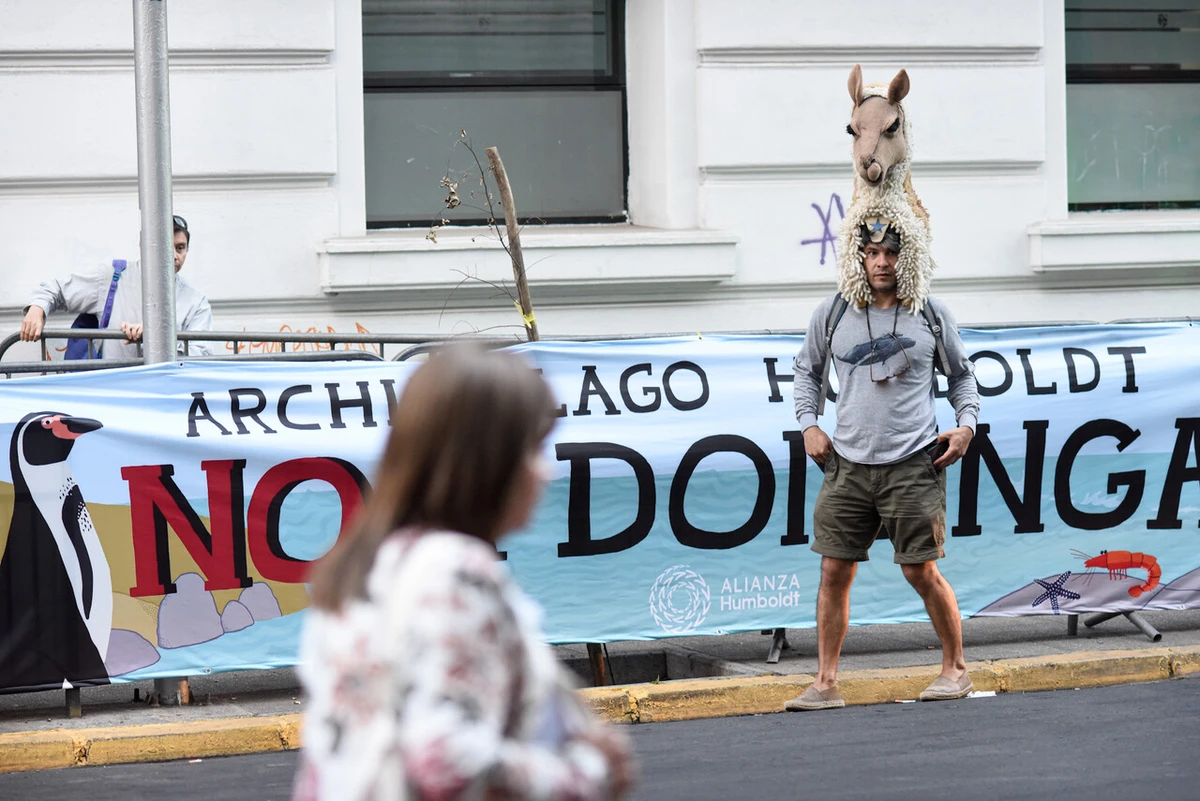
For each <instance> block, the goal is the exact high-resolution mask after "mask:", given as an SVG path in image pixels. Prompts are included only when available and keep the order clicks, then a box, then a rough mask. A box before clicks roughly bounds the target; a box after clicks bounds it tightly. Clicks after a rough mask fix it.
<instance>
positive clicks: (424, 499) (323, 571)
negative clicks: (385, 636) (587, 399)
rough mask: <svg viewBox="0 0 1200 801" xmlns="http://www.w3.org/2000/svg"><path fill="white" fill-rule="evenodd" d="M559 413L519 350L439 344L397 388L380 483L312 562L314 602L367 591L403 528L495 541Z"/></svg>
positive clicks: (335, 605)
mask: <svg viewBox="0 0 1200 801" xmlns="http://www.w3.org/2000/svg"><path fill="white" fill-rule="evenodd" d="M554 416H555V404H554V401H553V397H552V395H551V393H550V389H549V387H548V386H547V385H546V382H545V380H543V379H542V377H541V376H540V375H539V374H538V373H537V372H535V371H534V370H533V368H531V367H530V366H529V364H528V363H527V362H525V361H524V360H523V359H522V358H521V357H519V356H517V355H515V354H511V353H504V352H499V351H487V350H484V349H482V348H477V347H472V346H459V345H455V346H449V347H446V348H443V349H442V350H440V351H438V352H436V353H435V354H434V355H433V356H431V357H430V359H429V361H428V362H426V363H425V364H423V365H421V366H420V367H418V368H417V369H416V370H415V371H414V372H413V374H412V376H410V377H409V379H408V383H407V384H406V385H405V387H404V390H403V392H402V393H401V396H400V400H399V402H398V403H397V405H396V408H395V410H394V411H393V414H392V433H391V436H390V437H389V438H388V442H387V447H386V448H385V450H384V453H383V460H382V462H381V463H380V465H379V469H378V471H377V475H376V477H375V483H374V488H373V489H372V490H371V492H370V494H369V495H368V497H367V499H366V502H365V503H364V505H363V507H362V508H361V509H360V510H359V512H358V514H357V515H356V516H355V517H354V519H353V520H352V521H351V523H350V525H349V526H347V528H346V530H345V531H343V532H342V534H341V536H340V537H339V539H338V543H337V544H336V545H335V546H334V548H333V550H331V551H330V552H329V553H328V554H327V555H326V556H325V557H324V558H323V559H321V561H320V562H318V563H317V565H316V567H315V568H314V569H313V573H312V577H311V585H312V589H311V593H312V601H313V604H314V605H315V606H318V607H320V608H323V609H329V610H335V611H336V610H338V609H340V608H341V607H342V605H343V603H344V602H345V601H346V600H347V599H349V598H356V597H362V596H363V595H364V593H365V587H366V580H367V574H368V573H369V572H370V570H371V566H372V565H373V564H374V562H375V553H376V551H378V550H379V546H380V545H381V544H382V543H383V542H384V540H386V539H387V538H388V537H389V536H390V535H391V534H392V533H393V532H395V531H396V530H397V529H400V528H410V529H412V530H414V531H416V532H420V531H428V530H434V529H441V530H449V531H459V532H462V533H463V534H469V535H473V536H476V537H479V538H480V539H483V540H486V541H488V542H495V540H496V537H498V536H499V535H500V534H502V533H503V532H502V531H499V530H498V529H499V527H500V525H501V519H502V517H503V515H504V513H505V511H506V505H507V503H508V500H509V496H510V494H511V491H512V487H513V482H514V479H515V477H516V476H517V474H518V470H519V469H520V468H521V466H522V462H523V460H524V459H525V458H527V457H528V455H529V454H530V453H531V452H533V451H534V450H536V449H537V447H538V446H539V445H540V443H541V442H542V440H543V439H545V437H546V435H547V434H548V433H550V429H551V428H552V427H553V424H554Z"/></svg>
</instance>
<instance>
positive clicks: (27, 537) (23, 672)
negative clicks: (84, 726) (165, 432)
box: [0, 412, 113, 690]
mask: <svg viewBox="0 0 1200 801" xmlns="http://www.w3.org/2000/svg"><path fill="white" fill-rule="evenodd" d="M98 428H101V425H100V423H99V422H97V421H96V420H89V419H87V418H84V417H72V416H70V415H67V414H61V413H59V412H35V413H33V414H28V415H26V416H25V417H24V418H22V420H21V422H20V423H18V424H17V427H16V429H15V430H14V431H13V435H12V445H11V448H10V450H9V461H10V464H11V466H12V483H13V494H14V503H13V514H12V522H11V523H9V527H8V543H7V546H6V547H5V549H4V554H3V556H0V689H6V690H13V689H19V688H27V689H28V688H42V689H49V688H51V687H55V688H57V687H75V686H80V685H94V684H107V683H108V671H107V670H106V669H105V667H104V659H105V656H106V655H107V652H108V639H109V634H110V633H111V631H112V613H113V603H112V576H111V574H110V572H109V567H108V560H107V559H106V558H105V556H104V551H103V549H102V548H101V547H100V538H99V537H98V536H97V534H96V527H95V526H94V525H92V518H91V516H90V515H89V514H88V510H87V506H85V505H84V502H83V494H82V493H81V492H80V491H79V485H77V484H76V483H75V476H74V475H73V474H72V473H71V468H70V467H69V466H68V465H67V456H69V455H70V453H71V448H72V447H73V446H74V445H75V440H76V439H78V438H79V437H80V436H82V435H83V434H86V433H87V432H89V431H95V430H96V429H98Z"/></svg>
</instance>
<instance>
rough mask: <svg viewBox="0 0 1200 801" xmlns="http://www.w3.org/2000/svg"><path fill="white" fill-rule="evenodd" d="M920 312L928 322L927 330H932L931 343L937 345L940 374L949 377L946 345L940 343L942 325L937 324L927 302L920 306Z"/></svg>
mask: <svg viewBox="0 0 1200 801" xmlns="http://www.w3.org/2000/svg"><path fill="white" fill-rule="evenodd" d="M921 313H922V314H924V315H925V322H927V323H929V330H930V331H932V332H933V343H934V345H935V346H936V347H937V366H938V368H939V369H940V370H941V371H942V375H944V376H946V378H949V377H950V359H949V358H947V357H946V346H945V345H943V344H942V327H941V326H940V325H938V322H937V319H936V318H935V317H934V315H933V309H931V308H929V304H928V303H926V304H925V305H924V306H922V307H921Z"/></svg>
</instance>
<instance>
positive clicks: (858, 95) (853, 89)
mask: <svg viewBox="0 0 1200 801" xmlns="http://www.w3.org/2000/svg"><path fill="white" fill-rule="evenodd" d="M846 86H847V88H849V89H850V99H851V100H853V101H854V107H855V108H858V107H859V105H860V104H861V103H862V101H863V87H862V67H861V66H860V65H858V64H855V65H854V69H852V70H850V80H849V81H848V82H847V83H846Z"/></svg>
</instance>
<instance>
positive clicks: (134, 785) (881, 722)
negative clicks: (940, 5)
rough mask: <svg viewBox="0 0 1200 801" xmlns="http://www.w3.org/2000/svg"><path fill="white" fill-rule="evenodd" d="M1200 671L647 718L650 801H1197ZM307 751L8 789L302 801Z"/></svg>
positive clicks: (173, 799)
mask: <svg viewBox="0 0 1200 801" xmlns="http://www.w3.org/2000/svg"><path fill="white" fill-rule="evenodd" d="M1197 720H1200V677H1197V678H1190V679H1181V680H1176V681H1170V682H1157V683H1151V684H1134V685H1128V686H1123V687H1107V688H1101V689H1094V690H1062V691H1058V692H1053V693H1030V694H1005V695H999V696H996V697H994V698H977V699H966V700H963V701H957V702H943V703H927V704H921V703H915V704H886V705H879V706H861V707H850V708H847V709H842V710H830V711H823V712H808V713H792V714H778V715H759V716H754V717H742V718H726V719H718V720H701V721H687V722H681V723H660V724H650V725H643V726H635V727H633V728H632V729H631V732H632V734H633V738H634V743H635V745H636V748H637V751H638V754H639V756H640V759H641V762H642V778H641V783H640V785H639V787H638V789H637V792H636V797H637V798H638V799H646V800H647V801H649V799H654V800H655V801H670V800H671V799H680V801H683V799H686V800H687V801H696V800H697V799H792V798H820V799H829V800H832V799H888V800H889V801H892V800H895V801H905V799H919V800H920V801H940V800H941V799H946V800H947V801H949V800H950V799H953V800H954V801H963V800H964V799H966V800H967V801H971V800H972V799H979V801H988V800H989V799H1006V801H1009V800H1011V801H1020V800H1021V799H1030V801H1034V800H1035V799H1036V801H1049V800H1050V799H1076V798H1078V799H1089V801H1093V800H1094V801H1107V800H1110V799H1111V801H1126V799H1129V798H1195V797H1197V792H1200V791H1198V790H1197V788H1198V787H1200V759H1198V755H1200V727H1198V726H1197V724H1196V721H1197ZM295 763H296V755H295V754H294V753H274V754H265V755H258V756H249V757H230V758H224V759H205V760H203V761H202V762H198V763H195V764H189V763H187V762H170V763H163V764H147V765H121V766H112V767H94V768H74V769H64V770H56V771H44V772H41V773H19V774H10V775H0V798H4V799H13V801H17V800H18V799H20V801H26V800H28V801H40V800H41V799H47V800H49V799H53V801H64V799H72V798H80V799H83V798H86V799H89V800H90V801H136V800H139V799H169V800H170V801H184V799H203V800H204V801H218V800H219V799H231V801H232V800H233V799H236V800H237V801H245V800H246V799H278V800H279V801H284V800H285V799H287V798H288V795H289V792H290V788H291V777H292V771H293V769H294V767H295Z"/></svg>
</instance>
